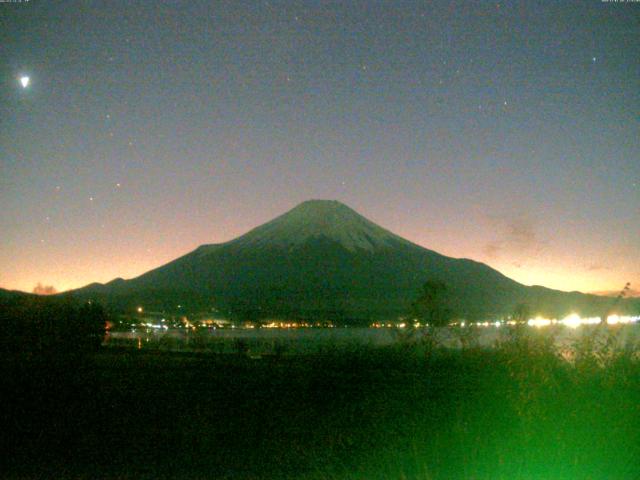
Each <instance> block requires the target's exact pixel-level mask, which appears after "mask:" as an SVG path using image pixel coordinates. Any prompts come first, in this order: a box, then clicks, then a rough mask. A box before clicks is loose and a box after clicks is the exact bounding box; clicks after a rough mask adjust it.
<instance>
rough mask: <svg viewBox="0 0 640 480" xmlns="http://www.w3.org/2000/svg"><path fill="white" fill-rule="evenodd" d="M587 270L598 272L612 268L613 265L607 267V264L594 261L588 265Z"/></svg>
mask: <svg viewBox="0 0 640 480" xmlns="http://www.w3.org/2000/svg"><path fill="white" fill-rule="evenodd" d="M586 268H587V271H589V272H596V271H598V270H611V267H607V266H605V265H600V264H599V263H594V264H591V265H587V267H586Z"/></svg>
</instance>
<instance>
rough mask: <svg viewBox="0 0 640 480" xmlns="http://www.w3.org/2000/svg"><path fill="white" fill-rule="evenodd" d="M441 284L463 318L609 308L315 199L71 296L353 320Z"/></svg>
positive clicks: (397, 309) (387, 314) (398, 306)
mask: <svg viewBox="0 0 640 480" xmlns="http://www.w3.org/2000/svg"><path fill="white" fill-rule="evenodd" d="M427 280H437V281H442V282H444V283H446V284H447V285H449V286H450V290H451V291H450V296H451V302H452V304H453V305H454V306H455V309H456V311H457V312H458V313H459V315H460V316H462V317H464V318H469V319H482V318H492V317H493V318H495V317H496V316H500V315H503V316H504V315H506V314H509V313H510V312H511V311H513V309H514V307H515V305H516V304H518V303H528V304H530V305H531V307H532V308H533V309H534V310H535V311H536V313H540V314H545V315H548V316H556V317H558V316H560V315H563V314H565V313H569V311H581V312H584V313H589V312H591V311H599V310H601V309H602V308H604V303H603V301H602V300H599V299H598V297H595V296H592V295H586V294H582V293H571V292H560V291H557V290H552V289H548V288H546V287H527V286H524V285H522V284H520V283H518V282H516V281H515V280H512V279H510V278H508V277H506V276H505V275H503V274H502V273H501V272H499V271H497V270H495V269H493V268H491V267H490V266H488V265H486V264H484V263H481V262H477V261H474V260H470V259H457V258H452V257H447V256H445V255H442V254H440V253H437V252H435V251H432V250H429V249H427V248H425V247H422V246H420V245H417V244H415V243H412V242H410V241H408V240H406V239H404V238H402V237H400V236H398V235H396V234H394V233H392V232H390V231H389V230H386V229H385V228H383V227H381V226H379V225H377V224H375V223H374V222H371V221H370V220H368V219H367V218H365V217H364V216H362V215H360V214H359V213H357V212H356V211H355V210H353V209H351V208H350V207H348V206H346V205H344V204H342V203H341V202H338V201H335V200H309V201H306V202H303V203H301V204H299V205H297V206H296V207H294V208H293V209H291V210H289V211H287V212H285V213H284V214H282V215H280V216H278V217H276V218H274V219H273V220H271V221H268V222H266V223H264V224H262V225H260V226H257V227H255V228H254V229H251V230H249V231H248V232H247V233H245V234H243V235H241V236H239V237H237V238H235V239H232V240H229V241H227V242H224V243H218V244H208V245H201V246H199V247H197V248H196V249H194V250H192V251H191V252H189V253H187V254H185V255H183V256H181V257H179V258H177V259H175V260H173V261H171V262H168V263H167V264H164V265H161V266H159V267H157V268H155V269H152V270H150V271H148V272H146V273H144V274H142V275H140V276H138V277H135V278H132V279H130V280H123V279H114V280H112V281H111V282H108V283H107V284H104V285H100V286H95V285H92V286H87V287H83V288H81V289H78V290H76V291H75V294H77V295H80V296H85V297H92V298H94V297H95V298H98V299H102V300H103V301H105V302H107V303H112V304H116V305H118V306H119V307H120V308H123V309H132V308H134V307H135V306H136V305H138V304H143V303H144V304H145V305H154V308H163V309H169V310H170V309H172V308H175V305H177V304H180V305H183V306H184V305H187V306H189V308H192V309H193V310H198V309H201V310H202V309H205V310H206V309H210V308H215V309H216V310H219V311H224V312H227V313H228V314H229V315H230V316H234V317H237V318H242V317H243V316H244V317H252V318H254V317H256V316H265V317H266V316H282V317H291V316H295V317H304V318H311V317H313V318H319V317H322V318H329V319H333V320H336V319H337V320H341V321H342V320H344V321H345V322H347V323H348V322H349V321H350V320H354V319H360V320H364V319H372V318H392V317H397V316H399V315H402V314H403V313H406V311H407V310H408V308H409V305H410V304H411V302H412V300H413V299H415V297H416V295H417V294H418V292H419V290H420V288H421V286H422V284H423V283H424V282H425V281H427Z"/></svg>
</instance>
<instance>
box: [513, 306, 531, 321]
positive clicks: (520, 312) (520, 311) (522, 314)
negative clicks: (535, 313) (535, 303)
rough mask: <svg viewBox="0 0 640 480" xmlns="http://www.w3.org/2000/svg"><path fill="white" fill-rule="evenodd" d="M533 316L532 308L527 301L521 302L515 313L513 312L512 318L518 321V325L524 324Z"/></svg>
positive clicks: (514, 310)
mask: <svg viewBox="0 0 640 480" xmlns="http://www.w3.org/2000/svg"><path fill="white" fill-rule="evenodd" d="M530 317H531V308H529V305H527V304H526V303H519V304H517V305H516V307H515V308H514V309H513V313H512V314H511V320H513V321H514V322H516V324H517V325H523V324H525V323H527V321H528V320H529V318H530Z"/></svg>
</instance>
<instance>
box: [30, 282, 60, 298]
mask: <svg viewBox="0 0 640 480" xmlns="http://www.w3.org/2000/svg"><path fill="white" fill-rule="evenodd" d="M33 293H35V294H36V295H53V294H54V293H58V291H57V290H56V289H55V287H54V286H52V285H42V284H41V283H40V282H38V284H37V285H36V286H35V287H33Z"/></svg>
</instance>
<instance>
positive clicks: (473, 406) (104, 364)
mask: <svg viewBox="0 0 640 480" xmlns="http://www.w3.org/2000/svg"><path fill="white" fill-rule="evenodd" d="M583 350H584V351H582V352H580V351H578V357H577V359H574V362H572V363H569V362H567V361H566V360H564V359H562V357H561V356H560V355H559V354H558V352H557V351H555V350H554V348H553V347H551V346H550V345H548V344H545V343H544V342H535V341H531V340H522V339H520V340H518V341H512V342H511V343H508V344H505V345H504V346H503V347H502V348H498V349H495V350H481V349H467V350H462V351H447V350H435V351H430V350H429V349H425V348H424V346H415V345H402V344H400V345H398V346H394V347H385V348H375V349H374V348H364V347H358V348H356V347H354V348H352V349H347V350H341V351H329V352H327V353H325V354H319V355H313V356H293V357H287V356H284V357H280V358H278V357H270V358H262V359H250V358H248V357H246V356H244V355H241V354H237V355H213V354H206V355H204V354H202V355H198V354H193V353H191V354H178V353H166V352H165V353H153V352H151V353H150V352H142V351H141V352H138V351H134V350H103V351H100V352H98V353H90V354H83V355H72V356H61V355H56V356H53V357H52V356H50V357H41V356H35V357H34V356H29V355H23V356H15V355H14V356H11V357H8V358H6V359H4V361H3V363H2V369H3V371H2V383H3V384H4V387H5V391H6V392H8V393H7V394H6V395H5V396H4V397H3V403H4V404H3V409H2V422H3V427H2V429H3V431H2V438H3V440H2V442H3V445H2V449H3V455H2V457H3V458H4V460H2V461H3V463H4V465H3V472H4V473H3V474H2V475H1V477H2V478H25V479H27V478H28V479H31V478H34V479H35V478H86V479H94V478H105V479H106V478H113V479H116V478H118V479H140V478H154V479H155V478H178V479H201V478H202V479H205V478H215V479H220V478H238V479H287V478H292V479H293V478H295V479H413V478H415V479H491V480H496V479H527V480H529V479H554V480H556V479H637V478H640V462H638V458H640V362H639V361H638V359H637V357H636V354H635V353H633V352H630V351H626V352H624V351H618V352H613V353H611V352H609V353H610V354H608V356H606V357H603V356H602V355H601V354H602V351H600V350H598V351H595V350H593V349H592V348H591V347H590V346H588V345H587V346H586V347H584V349H583Z"/></svg>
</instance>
